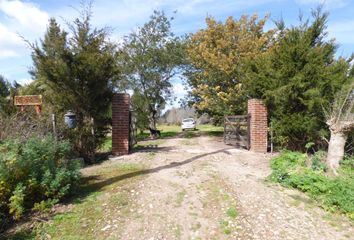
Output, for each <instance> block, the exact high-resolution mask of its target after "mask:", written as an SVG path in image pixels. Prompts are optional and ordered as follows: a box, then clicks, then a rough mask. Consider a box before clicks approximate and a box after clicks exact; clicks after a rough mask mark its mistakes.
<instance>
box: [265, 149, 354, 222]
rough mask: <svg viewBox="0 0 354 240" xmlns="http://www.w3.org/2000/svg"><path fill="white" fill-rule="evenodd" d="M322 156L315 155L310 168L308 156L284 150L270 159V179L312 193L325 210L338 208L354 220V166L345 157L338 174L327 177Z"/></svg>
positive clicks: (337, 209) (312, 196) (310, 194)
mask: <svg viewBox="0 0 354 240" xmlns="http://www.w3.org/2000/svg"><path fill="white" fill-rule="evenodd" d="M320 159H321V155H319V156H314V157H313V159H312V165H311V168H308V167H306V165H305V162H306V155H305V154H301V153H297V152H288V151H287V152H283V153H282V154H280V155H279V156H277V157H275V158H273V160H272V162H271V168H272V174H271V175H270V176H269V179H270V180H272V181H275V182H279V183H281V184H282V185H283V186H286V187H292V188H296V189H299V190H301V191H303V192H306V193H308V194H309V196H310V197H311V198H313V199H315V200H316V201H317V202H318V203H319V204H320V205H321V206H323V207H324V208H325V209H327V210H329V211H331V212H334V211H339V212H342V213H344V214H346V215H347V216H348V217H349V218H350V219H352V220H354V204H353V202H354V175H353V168H352V167H350V166H348V165H347V162H348V161H350V160H345V161H344V164H343V163H342V168H341V169H340V171H339V172H340V173H341V175H340V176H338V177H328V176H326V175H325V173H324V168H323V167H321V164H320V163H321V161H320Z"/></svg>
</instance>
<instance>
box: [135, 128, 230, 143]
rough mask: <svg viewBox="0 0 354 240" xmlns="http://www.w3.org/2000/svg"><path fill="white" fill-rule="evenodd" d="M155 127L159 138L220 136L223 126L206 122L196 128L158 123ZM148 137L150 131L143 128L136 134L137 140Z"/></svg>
mask: <svg viewBox="0 0 354 240" xmlns="http://www.w3.org/2000/svg"><path fill="white" fill-rule="evenodd" d="M157 129H158V130H160V131H161V137H160V138H162V139H163V138H172V137H177V136H178V137H182V138H193V137H198V136H200V135H207V136H221V135H222V134H223V132H224V128H223V126H213V125H207V124H201V125H197V130H196V131H193V130H186V131H182V129H181V127H180V126H177V125H158V126H157ZM149 137H150V132H149V131H148V130H145V131H144V132H143V133H139V134H138V136H137V139H138V141H141V140H144V139H147V138H149Z"/></svg>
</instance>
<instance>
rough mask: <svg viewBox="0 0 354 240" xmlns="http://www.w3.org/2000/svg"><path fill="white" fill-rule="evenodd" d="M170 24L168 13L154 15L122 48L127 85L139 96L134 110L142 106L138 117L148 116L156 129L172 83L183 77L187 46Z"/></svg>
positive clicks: (131, 35)
mask: <svg viewBox="0 0 354 240" xmlns="http://www.w3.org/2000/svg"><path fill="white" fill-rule="evenodd" d="M170 21H171V19H168V18H167V17H166V16H165V13H164V12H159V11H154V13H153V14H152V15H151V17H150V20H149V21H148V22H147V23H145V24H144V25H143V27H141V28H139V29H138V30H137V31H135V32H132V33H131V34H130V35H129V36H128V37H126V39H125V41H124V43H123V46H122V56H121V58H120V63H121V66H122V69H123V75H124V76H125V84H127V85H126V86H127V87H128V88H130V89H132V90H133V91H134V92H135V93H136V94H137V96H136V97H133V99H132V102H133V107H134V105H136V106H138V107H137V110H138V112H136V114H138V115H139V114H140V115H147V117H148V120H149V126H150V128H152V129H156V119H157V117H158V113H159V110H160V109H162V108H164V106H165V104H166V102H168V101H169V100H171V98H172V94H171V89H172V84H171V79H172V78H173V77H176V76H177V74H178V73H179V70H180V69H179V68H178V67H179V66H181V65H182V64H183V59H184V48H183V46H184V45H183V42H182V41H181V39H180V38H179V37H176V36H174V34H173V33H172V32H171V25H170ZM142 107H143V108H144V109H141V108H142ZM139 118H140V119H144V118H145V116H140V117H139V116H138V119H139Z"/></svg>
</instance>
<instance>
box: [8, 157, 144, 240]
mask: <svg viewBox="0 0 354 240" xmlns="http://www.w3.org/2000/svg"><path fill="white" fill-rule="evenodd" d="M141 170H143V166H142V165H139V164H117V165H114V166H112V165H110V166H102V167H99V168H98V169H97V170H95V172H94V173H92V174H86V175H85V177H86V178H87V179H89V180H87V181H85V182H83V183H82V185H81V189H80V191H79V192H78V193H77V195H76V196H75V198H73V199H72V200H71V203H72V208H70V209H69V210H67V211H65V212H64V213H60V214H56V215H54V216H52V217H51V218H50V221H49V222H48V223H37V224H36V226H35V228H34V230H33V231H32V232H31V231H29V230H26V229H19V230H18V231H17V232H16V233H14V234H12V235H11V236H7V238H8V239H47V237H48V236H50V237H51V239H78V240H80V239H85V240H87V239H105V238H106V236H105V235H104V234H105V232H104V231H101V230H100V229H101V228H102V227H104V225H102V224H104V223H103V222H99V220H100V221H101V220H102V219H104V218H106V219H107V218H108V219H109V217H110V214H112V215H114V217H119V218H121V219H124V218H126V217H127V214H131V213H130V211H129V209H130V208H131V205H132V202H133V199H131V197H130V191H131V189H132V188H133V187H134V184H135V182H137V181H140V180H141V178H142V177H141V176H135V177H134V178H126V179H124V178H123V176H127V174H129V173H133V172H139V171H141ZM120 177H122V179H120ZM114 179H117V180H114ZM117 210H119V213H118V212H117Z"/></svg>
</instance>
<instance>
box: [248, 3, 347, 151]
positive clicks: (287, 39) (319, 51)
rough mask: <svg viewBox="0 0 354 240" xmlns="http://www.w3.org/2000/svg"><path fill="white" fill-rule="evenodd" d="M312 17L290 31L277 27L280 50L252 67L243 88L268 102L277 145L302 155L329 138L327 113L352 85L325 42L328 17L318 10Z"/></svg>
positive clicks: (333, 47) (329, 42)
mask: <svg viewBox="0 0 354 240" xmlns="http://www.w3.org/2000/svg"><path fill="white" fill-rule="evenodd" d="M312 17H313V19H312V21H310V20H305V21H301V23H300V25H298V26H292V27H290V28H285V27H284V23H282V22H280V23H278V26H279V29H278V34H277V39H276V44H275V45H274V46H273V47H272V48H271V49H270V50H269V51H268V52H267V53H266V54H264V55H262V56H259V57H258V58H256V59H255V60H254V61H252V62H250V64H249V71H248V72H247V81H246V86H245V88H246V89H247V91H248V95H249V96H250V97H257V98H263V99H265V100H266V103H267V105H268V108H269V113H270V118H271V121H272V123H273V128H274V132H275V136H276V141H277V143H279V144H280V145H282V146H286V147H288V148H291V149H298V150H299V149H303V148H304V147H305V144H306V143H307V142H315V143H318V144H321V142H322V139H323V136H328V130H327V127H326V124H325V118H324V114H323V107H325V106H328V105H329V104H330V103H331V102H332V101H333V99H334V95H335V93H336V92H337V91H338V90H339V89H340V87H341V86H342V85H343V84H344V83H345V82H346V81H348V78H346V76H345V74H346V73H347V65H346V64H343V59H341V60H336V58H335V52H336V44H335V42H334V40H328V38H327V32H326V23H327V19H328V13H323V12H322V11H321V9H317V10H315V11H313V13H312Z"/></svg>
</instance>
